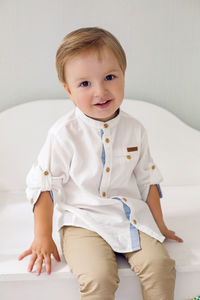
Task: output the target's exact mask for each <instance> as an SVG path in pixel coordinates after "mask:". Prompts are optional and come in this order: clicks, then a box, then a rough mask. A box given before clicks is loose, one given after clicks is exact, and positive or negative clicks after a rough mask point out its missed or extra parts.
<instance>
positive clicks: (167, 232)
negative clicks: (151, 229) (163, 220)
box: [161, 227, 183, 243]
mask: <svg viewBox="0 0 200 300" xmlns="http://www.w3.org/2000/svg"><path fill="white" fill-rule="evenodd" d="M161 233H162V234H163V235H164V236H165V237H166V238H167V239H171V240H175V241H177V242H179V243H182V242H183V240H182V239H181V238H180V237H178V236H177V235H175V232H174V231H172V230H169V229H168V228H167V227H166V228H165V229H163V230H162V231H161Z"/></svg>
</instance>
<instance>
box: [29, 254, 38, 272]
mask: <svg viewBox="0 0 200 300" xmlns="http://www.w3.org/2000/svg"><path fill="white" fill-rule="evenodd" d="M36 259H37V255H36V254H33V255H32V257H31V259H30V262H29V265H28V272H31V271H32V269H33V266H34V263H35V261H36Z"/></svg>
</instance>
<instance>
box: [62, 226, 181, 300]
mask: <svg viewBox="0 0 200 300" xmlns="http://www.w3.org/2000/svg"><path fill="white" fill-rule="evenodd" d="M139 236H140V243H141V250H138V251H135V252H128V253H122V254H123V255H124V256H125V258H126V259H127V260H128V263H129V264H130V268H131V270H132V271H134V272H136V274H137V276H138V277H139V280H140V285H141V289H142V295H143V299H144V300H173V299H174V286H175V278H176V271H175V261H174V260H172V259H171V258H170V257H169V255H168V253H167V250H166V248H165V246H164V245H163V244H162V243H160V242H159V241H157V240H156V239H154V238H152V237H150V236H148V235H147V234H145V233H143V232H141V231H139ZM60 237H61V246H62V250H63V254H64V257H65V259H66V262H67V264H68V265H69V268H70V271H71V272H72V273H73V274H75V275H76V277H77V279H78V282H79V284H80V299H81V300H114V299H115V292H116V290H117V288H118V283H119V277H118V265H117V262H116V256H115V252H114V251H113V250H112V248H111V247H110V245H109V244H108V243H107V242H106V241H105V240H104V239H103V238H102V237H101V236H100V235H99V234H97V233H96V232H94V231H90V230H87V229H85V228H81V227H75V226H64V227H62V228H61V230H60ZM133 300H134V299H133ZM136 300H137V299H136Z"/></svg>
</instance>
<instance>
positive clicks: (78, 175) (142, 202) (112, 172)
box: [26, 107, 164, 253]
mask: <svg viewBox="0 0 200 300" xmlns="http://www.w3.org/2000/svg"><path fill="white" fill-rule="evenodd" d="M161 181H162V176H161V174H160V171H159V169H158V167H157V166H155V164H154V162H153V160H152V158H151V155H150V152H149V146H148V140H147V134H146V130H145V129H144V127H143V126H142V125H141V123H140V122H138V121H137V120H136V119H134V118H133V117H132V116H130V115H129V114H127V113H125V112H123V111H121V110H119V113H118V115H117V116H116V117H115V118H114V119H112V120H110V121H108V122H106V123H104V122H101V121H97V120H94V119H92V118H89V117H87V116H86V115H85V114H84V113H82V112H81V111H80V110H79V109H78V108H77V107H76V108H75V109H74V110H73V111H71V112H70V113H68V114H66V115H64V116H63V117H62V118H60V119H59V120H58V121H57V122H56V123H55V124H54V125H53V126H52V127H51V128H50V129H49V131H48V135H47V138H46V141H45V143H44V145H43V147H42V149H41V151H40V153H39V155H38V158H37V160H36V162H35V163H34V164H33V166H32V168H31V170H30V171H29V173H28V176H27V189H26V194H27V198H28V200H29V201H30V202H31V204H32V205H35V203H36V201H37V200H38V197H39V195H40V193H41V192H42V191H52V192H53V197H54V200H55V203H56V204H57V209H58V211H59V219H58V229H60V228H61V227H62V226H64V225H73V226H79V227H84V228H87V229H89V230H93V231H95V232H97V233H98V234H99V235H101V236H102V237H103V238H104V239H105V240H106V241H107V242H108V243H109V244H110V246H111V247H112V249H113V250H114V251H116V252H121V253H123V252H131V251H135V250H136V249H138V245H134V241H133V238H132V237H131V234H130V232H131V230H132V231H133V230H134V229H135V230H136V229H138V230H141V231H143V232H145V233H146V234H148V235H150V236H152V237H154V238H156V239H157V240H159V241H160V242H163V240H164V236H163V235H162V234H161V233H160V231H159V228H158V227H157V225H156V223H155V221H154V218H153V216H152V214H151V212H150V209H149V207H148V205H147V203H146V200H147V196H148V192H149V187H150V185H152V184H159V183H160V182H161ZM136 244H137V242H136Z"/></svg>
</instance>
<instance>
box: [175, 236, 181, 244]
mask: <svg viewBox="0 0 200 300" xmlns="http://www.w3.org/2000/svg"><path fill="white" fill-rule="evenodd" d="M175 237H176V241H177V242H179V243H183V239H181V238H180V237H179V236H175Z"/></svg>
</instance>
